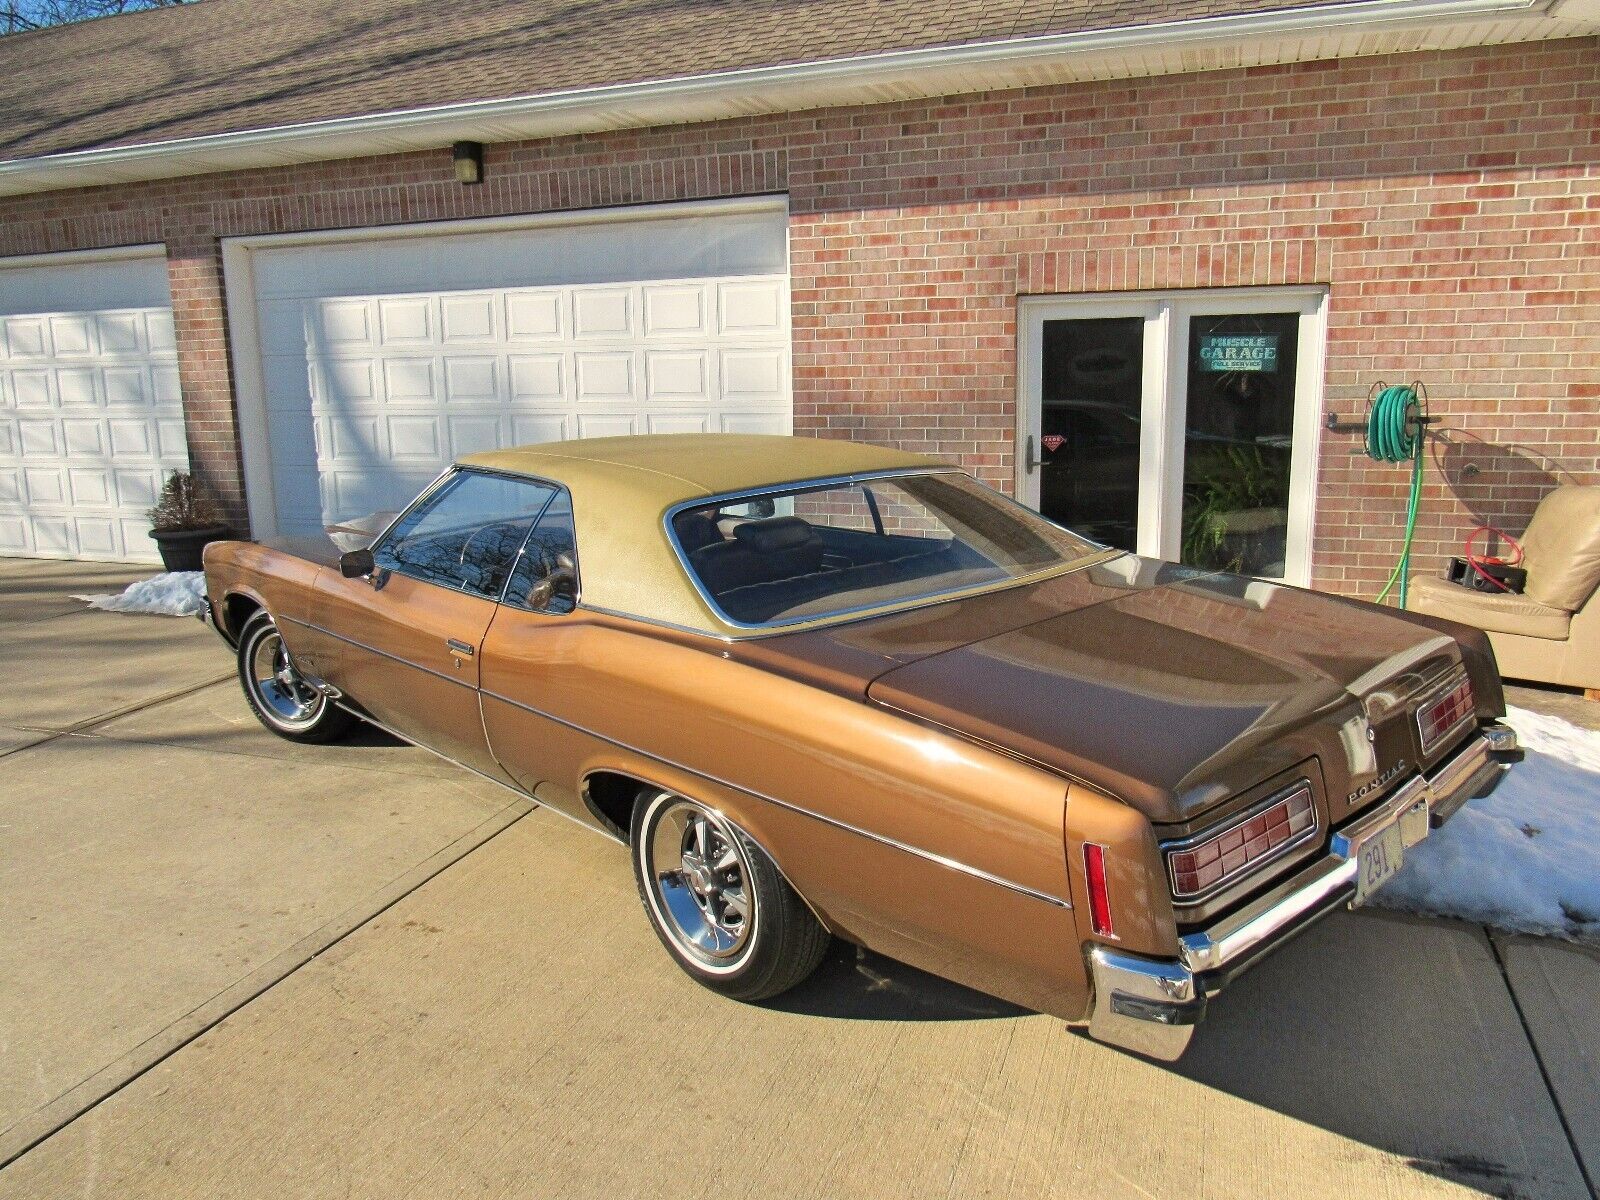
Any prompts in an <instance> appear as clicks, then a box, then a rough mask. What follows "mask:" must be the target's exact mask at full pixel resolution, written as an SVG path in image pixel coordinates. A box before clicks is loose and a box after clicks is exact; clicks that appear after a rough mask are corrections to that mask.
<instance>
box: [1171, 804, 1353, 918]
mask: <svg viewBox="0 0 1600 1200" xmlns="http://www.w3.org/2000/svg"><path fill="white" fill-rule="evenodd" d="M1302 788H1303V789H1304V790H1305V792H1306V794H1307V795H1308V796H1309V797H1310V798H1311V825H1310V827H1309V828H1307V829H1304V830H1302V831H1301V832H1300V833H1298V834H1296V835H1295V836H1294V837H1292V838H1290V839H1289V840H1288V841H1287V842H1284V843H1283V844H1282V845H1280V846H1277V847H1274V848H1273V850H1272V852H1271V853H1270V854H1268V855H1267V856H1266V857H1265V858H1260V859H1257V860H1255V861H1254V862H1250V863H1246V864H1245V866H1246V870H1245V871H1244V872H1243V873H1242V874H1239V875H1236V876H1234V878H1232V879H1228V878H1226V877H1224V878H1222V879H1219V880H1218V881H1217V882H1216V883H1214V884H1212V885H1211V886H1210V887H1208V888H1206V889H1205V890H1204V891H1202V892H1195V893H1194V894H1193V895H1188V896H1182V897H1180V896H1179V895H1178V880H1177V876H1176V873H1175V872H1174V871H1173V869H1172V855H1173V854H1174V853H1178V854H1181V853H1182V852H1183V851H1185V850H1187V849H1189V848H1190V847H1191V846H1198V845H1200V844H1201V843H1202V842H1209V841H1210V840H1211V839H1212V838H1218V837H1222V836H1224V835H1225V834H1228V833H1231V832H1233V830H1235V829H1237V828H1238V827H1239V826H1240V825H1244V824H1247V823H1248V822H1249V821H1251V820H1252V819H1254V818H1255V817H1258V816H1260V815H1261V814H1262V813H1264V812H1266V811H1267V809H1269V808H1271V807H1273V806H1274V805H1276V804H1281V803H1282V802H1283V801H1284V800H1287V799H1288V798H1289V797H1290V796H1292V795H1294V793H1295V792H1298V791H1300V790H1301V789H1302ZM1321 833H1322V814H1321V812H1319V811H1318V809H1317V790H1316V788H1314V787H1312V786H1311V779H1310V777H1309V776H1302V777H1301V778H1299V779H1297V780H1295V781H1294V782H1293V783H1289V784H1285V785H1284V786H1283V787H1281V788H1279V789H1278V790H1277V791H1275V792H1273V793H1272V794H1271V795H1268V796H1266V797H1264V798H1262V799H1261V800H1258V801H1256V802H1255V803H1254V804H1252V805H1250V806H1249V807H1248V808H1246V809H1245V810H1244V811H1243V812H1239V813H1235V814H1233V815H1232V816H1230V817H1227V818H1225V819H1224V820H1223V821H1221V822H1219V823H1218V824H1217V825H1215V826H1213V827H1211V828H1210V829H1202V830H1201V831H1200V832H1199V833H1192V834H1190V835H1189V836H1188V837H1184V838H1174V839H1172V840H1171V841H1164V842H1160V843H1158V848H1159V849H1160V851H1161V861H1162V863H1163V865H1164V866H1165V867H1166V872H1167V888H1168V890H1169V891H1170V892H1171V893H1172V904H1173V907H1174V908H1193V907H1195V906H1196V905H1200V904H1204V903H1206V902H1207V901H1209V900H1214V899H1216V897H1218V896H1220V895H1222V894H1223V893H1225V892H1229V891H1232V890H1234V889H1236V888H1239V887H1242V886H1244V885H1245V884H1247V883H1249V882H1250V880H1251V878H1252V877H1253V876H1254V875H1255V874H1256V872H1257V871H1260V870H1263V869H1265V868H1266V867H1269V866H1271V865H1272V864H1273V863H1276V862H1278V861H1279V860H1281V859H1284V858H1287V857H1288V856H1289V855H1290V854H1292V853H1293V852H1294V851H1295V850H1296V849H1298V848H1300V847H1303V846H1305V845H1306V844H1307V843H1309V842H1311V841H1312V840H1313V839H1316V840H1320V836H1321Z"/></svg>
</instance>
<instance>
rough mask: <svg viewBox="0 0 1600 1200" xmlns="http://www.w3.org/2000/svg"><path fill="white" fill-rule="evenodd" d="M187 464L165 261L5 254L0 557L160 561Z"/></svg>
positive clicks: (0, 293) (0, 270)
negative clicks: (173, 477)
mask: <svg viewBox="0 0 1600 1200" xmlns="http://www.w3.org/2000/svg"><path fill="white" fill-rule="evenodd" d="M188 461H189V460H188V451H187V448H186V446H185V442H184V426H183V402H182V397H181V395H180V392H179V388H178V362H177V353H176V350H175V347H174V345H173V338H172V308H171V301H170V299H169V297H168V294H167V271H166V262H165V260H164V259H163V258H162V257H161V256H160V255H159V253H157V254H154V255H150V254H146V255H141V256H139V257H134V258H121V259H77V258H69V257H66V256H63V257H62V258H59V259H55V260H53V261H50V262H47V263H39V264H30V265H9V266H8V265H7V264H6V263H5V262H4V261H3V260H0V554H8V555H33V556H37V557H40V558H91V559H134V560H141V561H148V560H153V559H155V558H156V557H157V555H156V548H155V544H154V543H153V542H151V540H150V537H149V528H150V523H149V521H148V520H147V519H146V517H145V510H146V509H148V508H149V507H150V505H152V504H153V503H155V497H156V492H157V491H158V490H159V488H160V486H161V480H162V478H163V476H164V475H165V473H166V472H168V471H171V470H177V469H183V468H185V467H187V465H188Z"/></svg>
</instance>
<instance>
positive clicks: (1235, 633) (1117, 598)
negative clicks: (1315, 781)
mask: <svg viewBox="0 0 1600 1200" xmlns="http://www.w3.org/2000/svg"><path fill="white" fill-rule="evenodd" d="M1091 571H1092V573H1093V578H1092V581H1086V583H1091V584H1092V586H1093V588H1094V589H1095V592H1096V595H1095V601H1096V602H1093V603H1087V604H1085V603H1079V604H1078V605H1076V606H1073V607H1069V608H1068V609H1067V611H1063V612H1060V613H1058V614H1056V615H1051V616H1045V617H1044V618H1043V619H1040V620H1036V621H1033V622H1031V623H1028V624H1024V625H1021V626H1018V627H1014V628H1008V629H1003V630H1002V631H999V632H996V633H993V634H992V635H990V636H985V637H979V638H975V639H974V640H972V641H969V642H967V643H965V644H963V645H960V646H954V647H950V648H946V649H942V650H940V651H938V652H935V653H931V654H926V655H923V656H921V657H918V658H917V659H915V660H914V661H909V662H906V663H905V664H904V665H900V666H896V667H893V668H891V669H889V670H887V671H885V672H883V673H882V674H880V675H878V676H877V677H876V678H875V679H874V680H873V681H872V682H871V683H870V684H869V685H868V689H867V694H868V696H869V698H870V699H871V700H873V701H875V702H877V703H878V704H881V705H884V706H887V707H890V708H894V709H898V710H900V711H902V712H905V713H908V714H911V715H914V716H916V717H919V718H921V719H924V720H928V721H932V722H936V723H938V724H940V725H943V726H945V727H948V728H950V729H952V730H955V731H957V732H960V733H962V734H964V735H966V736H969V737H973V738H976V739H979V740H982V741H984V742H987V743H990V744H992V745H995V746H997V747H1000V748H1002V749H1005V750H1008V751H1010V752H1012V753H1015V754H1018V755H1021V756H1024V757H1026V758H1029V759H1032V760H1034V761H1036V762H1038V763H1040V764H1042V765H1044V766H1046V767H1049V768H1051V769H1052V770H1055V771H1058V772H1060V773H1062V774H1064V775H1066V776H1068V777H1070V778H1074V779H1079V780H1082V781H1084V782H1087V783H1090V784H1092V785H1094V786H1096V787H1099V788H1101V789H1103V790H1105V791H1108V792H1110V793H1111V794H1112V795H1114V796H1117V797H1119V798H1120V799H1122V800H1124V801H1125V802H1127V803H1129V804H1131V805H1133V806H1135V807H1136V808H1138V809H1140V810H1141V811H1142V812H1144V813H1145V814H1146V815H1147V816H1149V817H1150V818H1151V819H1152V820H1154V821H1158V822H1175V823H1177V822H1186V821H1189V820H1192V819H1193V818H1194V817H1196V816H1198V815H1199V814H1201V813H1202V812H1205V811H1207V810H1209V809H1211V808H1213V807H1215V806H1217V805H1219V804H1222V803H1223V802H1225V801H1226V800H1227V799H1228V798H1229V797H1232V796H1236V795H1238V794H1239V793H1241V792H1243V791H1245V790H1246V789H1247V788H1250V787H1252V786H1254V785H1256V784H1259V783H1261V782H1263V781H1264V780H1267V779H1270V778H1272V777H1273V776H1275V775H1277V774H1279V773H1281V772H1285V771H1291V770H1294V769H1296V768H1297V767H1298V768H1300V769H1301V770H1304V771H1307V772H1308V773H1310V772H1311V771H1312V770H1314V768H1308V767H1307V766H1306V763H1307V760H1309V759H1313V758H1314V759H1316V760H1317V761H1318V763H1319V764H1320V766H1321V769H1322V772H1323V774H1324V776H1325V779H1324V781H1323V782H1324V787H1325V790H1326V792H1327V793H1328V794H1329V795H1331V796H1333V797H1342V796H1344V795H1346V788H1347V786H1348V785H1349V784H1350V783H1351V781H1352V780H1355V779H1359V778H1360V777H1362V776H1363V775H1366V776H1374V775H1377V774H1381V773H1382V772H1383V771H1385V770H1388V769H1389V767H1390V765H1391V764H1393V763H1401V764H1402V765H1403V764H1404V763H1406V762H1407V761H1409V762H1410V763H1411V764H1412V765H1415V763H1416V762H1417V761H1418V757H1419V756H1418V754H1417V747H1416V745H1415V742H1414V735H1413V734H1412V733H1411V731H1410V727H1411V721H1410V719H1409V715H1408V709H1407V702H1408V701H1410V700H1413V699H1414V698H1415V697H1416V696H1417V694H1418V693H1419V692H1421V691H1422V690H1423V689H1425V688H1427V687H1430V686H1432V685H1433V684H1434V683H1435V682H1436V681H1437V680H1438V679H1439V677H1440V675H1441V674H1443V673H1445V672H1447V671H1449V670H1450V669H1451V668H1452V667H1453V665H1454V664H1456V663H1459V662H1460V661H1461V652H1460V647H1459V645H1458V644H1457V642H1456V640H1455V639H1454V638H1453V637H1451V636H1450V635H1449V634H1448V633H1444V632H1440V631H1437V630H1434V629H1430V628H1427V627H1424V626H1420V625H1418V624H1417V623H1416V622H1414V621H1413V620H1410V619H1408V618H1407V617H1404V616H1400V615H1397V614H1394V613H1392V612H1390V611H1388V610H1384V609H1381V608H1378V607H1376V606H1374V605H1370V604H1363V603H1360V602H1356V601H1350V600H1345V599H1342V598H1339V597H1335V596H1329V595H1324V594H1320V593H1315V592H1309V591H1305V590H1302V589H1299V588H1292V587H1286V586H1282V585H1279V584H1273V583H1268V582H1265V581H1262V580H1252V579H1244V578H1241V577H1238V576H1230V575H1216V574H1202V573H1199V572H1194V571H1190V570H1188V569H1185V568H1181V567H1174V566H1172V565H1171V564H1164V563H1157V562H1154V561H1152V560H1149V559H1141V558H1138V557H1136V556H1134V555H1126V556H1124V557H1122V558H1118V559H1115V560H1113V561H1111V562H1109V563H1105V564H1101V565H1099V566H1097V567H1094V568H1092V569H1091ZM1369 729H1370V730H1371V731H1372V732H1371V733H1370V734H1369V732H1368V731H1369ZM1332 807H1334V809H1335V811H1334V812H1333V816H1334V817H1335V818H1337V817H1338V816H1340V815H1342V814H1341V813H1340V812H1339V811H1338V804H1337V802H1334V803H1333V804H1332Z"/></svg>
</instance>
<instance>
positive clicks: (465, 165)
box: [450, 142, 483, 183]
mask: <svg viewBox="0 0 1600 1200" xmlns="http://www.w3.org/2000/svg"><path fill="white" fill-rule="evenodd" d="M450 153H451V155H452V156H453V157H454V158H455V163H456V182H457V183H482V182H483V143H482V142H457V143H456V144H455V145H453V146H451V147H450Z"/></svg>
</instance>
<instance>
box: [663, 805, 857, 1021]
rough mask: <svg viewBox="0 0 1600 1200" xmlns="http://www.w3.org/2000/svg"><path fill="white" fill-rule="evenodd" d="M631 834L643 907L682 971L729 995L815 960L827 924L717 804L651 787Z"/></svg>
mask: <svg viewBox="0 0 1600 1200" xmlns="http://www.w3.org/2000/svg"><path fill="white" fill-rule="evenodd" d="M631 834H632V837H631V842H632V850H633V873H634V878H635V880H636V881H637V882H638V885H639V898H640V900H641V901H643V903H644V909H645V913H646V915H647V916H649V918H650V924H651V926H652V927H653V928H654V929H655V931H656V936H657V937H658V938H660V939H661V944H662V945H663V946H665V947H666V948H667V952H668V953H669V954H671V955H672V957H673V960H674V961H675V962H677V964H678V966H680V967H681V968H683V970H684V972H685V973H687V974H688V975H689V976H690V978H692V979H694V980H695V981H696V982H698V983H700V984H703V985H704V986H705V987H708V988H710V989H711V990H712V991H714V992H720V993H721V994H722V995H724V996H728V997H730V998H732V999H734V1000H765V999H767V998H769V997H771V996H776V995H778V994H779V993H780V992H786V991H788V990H789V989H790V988H792V987H794V986H795V985H796V984H797V983H799V982H800V981H801V980H803V979H805V978H806V976H808V975H810V974H811V973H812V972H813V971H815V970H816V969H817V966H818V964H820V963H821V962H822V959H823V956H824V955H825V954H826V953H827V950H828V944H829V942H830V941H831V940H832V939H831V938H830V937H829V935H828V931H827V930H826V929H824V928H823V927H822V923H821V922H819V921H818V920H817V918H816V917H815V916H813V915H812V913H811V910H810V909H808V908H807V907H806V906H805V902H804V901H802V900H801V899H800V897H799V896H798V895H797V894H796V893H795V890H794V889H793V888H792V887H790V886H789V884H788V882H787V881H786V880H785V879H784V878H783V876H782V875H781V874H779V873H778V868H777V867H776V866H775V865H774V864H773V862H772V860H771V859H770V858H768V857H767V855H766V853H765V852H764V851H763V850H762V849H761V847H760V846H758V845H756V844H755V842H753V841H751V840H750V838H749V837H748V836H746V835H745V833H744V832H743V831H742V830H740V829H738V828H736V827H735V826H734V825H733V824H731V823H730V822H729V821H728V819H727V818H726V817H724V816H723V815H722V814H721V813H719V812H717V811H716V810H715V809H712V808H708V807H706V806H705V805H703V804H700V803H698V802H697V801H694V800H690V799H689V798H688V797H686V796H680V795H677V794H676V793H674V792H664V791H652V792H649V793H647V794H646V795H644V796H643V797H641V798H640V800H639V802H638V803H637V804H635V805H634V809H633V821H632V828H631Z"/></svg>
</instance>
